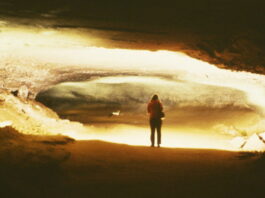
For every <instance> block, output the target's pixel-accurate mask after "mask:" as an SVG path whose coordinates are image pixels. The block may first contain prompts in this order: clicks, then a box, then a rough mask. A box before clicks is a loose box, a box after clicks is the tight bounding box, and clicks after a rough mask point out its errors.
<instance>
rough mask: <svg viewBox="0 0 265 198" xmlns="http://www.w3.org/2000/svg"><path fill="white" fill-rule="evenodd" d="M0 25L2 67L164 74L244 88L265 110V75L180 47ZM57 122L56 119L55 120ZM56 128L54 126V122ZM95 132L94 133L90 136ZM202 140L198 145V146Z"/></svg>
mask: <svg viewBox="0 0 265 198" xmlns="http://www.w3.org/2000/svg"><path fill="white" fill-rule="evenodd" d="M0 25H1V26H3V28H1V30H2V32H1V33H0V51H1V54H0V56H1V59H0V64H1V65H2V66H3V67H5V66H6V65H8V64H10V63H11V64H13V65H18V68H20V69H21V68H22V67H23V66H24V67H25V68H28V67H31V68H32V69H31V70H32V71H34V66H35V65H44V64H43V63H54V65H52V67H51V68H52V69H54V68H55V67H61V66H64V67H66V66H73V65H74V66H76V67H79V68H80V69H81V68H82V69H84V68H85V69H87V70H92V69H93V70H104V71H107V72H108V74H109V75H112V74H118V75H119V73H120V72H121V71H123V72H129V73H130V72H131V73H134V74H135V73H136V74H140V75H150V76H158V75H161V74H166V75H168V76H170V77H171V78H172V79H173V80H174V79H178V80H185V81H189V82H196V83H200V84H206V85H215V86H222V87H230V88H235V89H238V90H242V91H244V92H245V93H246V95H247V97H248V101H249V103H250V105H254V106H256V107H259V108H260V109H261V110H263V111H264V109H265V100H264V98H265V91H264V90H265V78H264V76H262V75H256V74H251V73H247V72H231V71H228V70H223V69H219V68H217V67H215V66H214V65H211V64H208V63H206V62H203V61H200V60H196V59H194V58H191V57H189V56H187V55H185V54H182V53H179V52H170V51H156V52H151V51H148V50H125V49H106V48H102V47H92V46H93V45H91V44H94V43H96V42H97V41H98V40H97V39H96V38H92V37H91V38H81V37H80V36H77V34H75V33H69V32H64V31H58V30H55V29H45V28H25V27H7V26H6V25H7V23H6V22H3V21H0ZM98 44H99V43H97V46H99V45H98ZM21 60H23V61H24V62H23V61H21ZM33 60H34V61H33ZM33 62H35V64H33ZM23 64H24V65H23ZM31 64H32V65H31ZM47 67H48V66H47ZM51 68H49V69H51ZM36 75H37V74H36ZM47 76H48V75H47ZM153 79H154V78H145V79H144V80H145V81H142V79H141V78H138V77H128V78H127V79H124V78H119V77H116V78H114V77H109V78H105V79H98V80H97V81H98V82H104V83H122V82H129V83H130V82H142V83H146V82H147V81H149V83H150V82H151V81H152V80H153ZM22 80H23V82H25V81H26V80H31V79H27V78H26V77H25V78H24V79H22ZM163 82H164V81H163ZM163 82H162V80H160V79H159V78H156V80H155V81H154V82H152V83H157V84H160V83H163ZM167 83H170V82H167ZM264 112H265V111H264ZM54 123H56V122H55V121H54ZM55 126H56V124H55ZM53 130H56V129H55V127H54V128H53ZM67 130H69V129H67V128H64V127H62V128H61V131H66V133H69V134H72V135H71V136H72V137H77V138H83V137H86V135H84V134H81V135H80V134H79V135H78V134H77V132H74V130H73V131H72V130H70V132H67ZM124 130H125V129H124ZM140 131H141V130H140ZM136 133H138V132H136ZM168 134H170V133H168ZM139 135H140V134H139ZM91 136H92V135H91V134H90V136H89V138H91ZM96 136H97V138H102V139H106V140H108V141H114V142H115V141H116V142H121V143H126V142H127V143H129V144H134V143H135V144H137V145H138V144H141V143H139V139H140V138H139V137H140V136H138V138H137V143H136V139H135V140H134V138H133V137H134V136H135V135H133V137H132V138H131V140H128V139H130V138H129V137H128V136H127V138H126V139H122V138H121V137H120V138H118V137H115V136H116V135H112V136H107V135H106V134H105V135H104V136H102V137H100V135H99V134H97V135H95V138H96ZM168 136H170V135H168ZM97 138H96V139H97ZM115 138H118V139H115ZM173 139H174V138H173ZM170 141H171V138H169V139H168V142H170ZM183 142H185V146H187V145H189V142H190V140H189V141H185V140H184V139H183ZM174 144H175V143H170V144H168V145H167V146H171V145H174ZM203 144H204V145H206V143H205V142H204V143H202V142H201V144H200V145H203ZM207 144H208V145H212V144H211V141H207ZM195 145H196V143H195V142H194V143H193V144H192V145H190V146H191V147H192V146H195ZM200 145H197V147H199V146H200ZM177 146H180V147H181V143H178V145H177ZM183 146H184V144H183Z"/></svg>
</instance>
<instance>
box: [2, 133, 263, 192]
mask: <svg viewBox="0 0 265 198" xmlns="http://www.w3.org/2000/svg"><path fill="white" fill-rule="evenodd" d="M10 130H11V133H10ZM10 134H11V135H10ZM0 145H1V149H0V164H1V165H0V183H1V188H0V195H1V197H250V196H252V197H262V192H263V187H264V184H265V181H264V176H265V171H264V165H265V160H264V159H265V158H264V155H262V154H259V153H247V152H245V153H240V152H229V151H220V150H200V149H169V148H150V147H143V146H128V145H124V144H113V143H107V142H102V141H73V140H72V139H69V138H66V137H63V136H52V137H51V136H28V135H21V134H17V133H16V132H14V131H12V129H9V132H8V133H6V132H2V133H1V138H0Z"/></svg>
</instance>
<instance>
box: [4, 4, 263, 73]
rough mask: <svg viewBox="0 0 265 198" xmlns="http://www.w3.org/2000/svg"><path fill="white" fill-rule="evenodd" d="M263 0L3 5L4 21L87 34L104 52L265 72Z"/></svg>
mask: <svg viewBox="0 0 265 198" xmlns="http://www.w3.org/2000/svg"><path fill="white" fill-rule="evenodd" d="M264 4H265V3H264V1H262V0H252V1H249V0H233V1H231V0H186V1H184V0H181V1H180V0H174V1H173V0H164V1H158V0H152V1H151V0H134V1H122V0H115V1H108V0H97V1H95V0H88V1H83V0H75V1H70V0H46V1H33V0H24V1H20V0H11V1H10V0H9V1H7V0H3V1H1V2H0V19H1V20H7V21H9V22H11V23H19V24H23V25H29V26H42V27H52V28H56V29H68V28H76V29H86V30H88V32H89V31H95V30H96V31H98V32H97V33H96V34H97V36H98V37H99V38H101V39H103V40H104V41H105V43H104V45H105V47H111V48H115V47H121V48H136V49H150V50H159V49H166V50H175V51H182V52H185V53H186V54H188V55H190V56H192V57H195V58H198V59H202V60H204V61H207V62H210V63H213V64H216V65H218V66H220V67H225V68H229V69H232V70H245V71H251V72H255V73H262V74H264V73H265V69H264V68H265V58H264V57H265V56H264V50H265V49H264V48H265V37H264V33H265V12H264Z"/></svg>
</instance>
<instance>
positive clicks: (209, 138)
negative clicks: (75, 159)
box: [64, 124, 239, 150]
mask: <svg viewBox="0 0 265 198" xmlns="http://www.w3.org/2000/svg"><path fill="white" fill-rule="evenodd" d="M87 130H88V131H87V132H83V133H80V132H75V131H74V130H68V131H65V132H64V134H65V135H68V136H71V137H73V138H75V139H77V140H103V141H108V142H114V143H121V144H128V145H136V146H150V132H149V128H147V127H136V126H131V125H122V124H119V125H112V126H108V127H93V126H87ZM161 145H162V146H163V147H168V148H203V149H222V150H238V149H239V148H238V147H235V146H234V145H233V144H231V142H230V139H229V138H227V137H224V136H218V135H216V136H213V135H212V134H205V133H204V132H203V131H194V132H192V133H187V132H181V131H176V130H175V129H173V128H163V132H162V144H161Z"/></svg>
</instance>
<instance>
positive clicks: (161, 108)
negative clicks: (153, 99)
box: [159, 102, 163, 112]
mask: <svg viewBox="0 0 265 198" xmlns="http://www.w3.org/2000/svg"><path fill="white" fill-rule="evenodd" d="M159 104H160V111H161V112H162V111H163V105H162V103H161V102H159Z"/></svg>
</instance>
